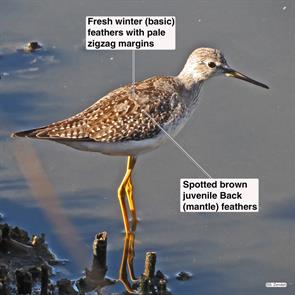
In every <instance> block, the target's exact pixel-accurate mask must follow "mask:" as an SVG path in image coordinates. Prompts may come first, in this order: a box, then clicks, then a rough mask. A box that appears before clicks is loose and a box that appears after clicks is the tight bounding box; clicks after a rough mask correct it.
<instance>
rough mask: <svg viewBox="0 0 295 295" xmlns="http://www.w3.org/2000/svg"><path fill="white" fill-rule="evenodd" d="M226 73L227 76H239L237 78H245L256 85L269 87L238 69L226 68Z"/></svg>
mask: <svg viewBox="0 0 295 295" xmlns="http://www.w3.org/2000/svg"><path fill="white" fill-rule="evenodd" d="M224 74H225V76H227V77H233V78H237V79H240V80H243V81H246V82H249V83H252V84H254V85H257V86H260V87H263V88H266V89H269V87H268V86H267V85H265V84H263V83H260V82H258V81H255V80H253V79H251V78H249V77H247V76H245V75H243V74H242V73H240V72H238V71H235V70H233V69H224Z"/></svg>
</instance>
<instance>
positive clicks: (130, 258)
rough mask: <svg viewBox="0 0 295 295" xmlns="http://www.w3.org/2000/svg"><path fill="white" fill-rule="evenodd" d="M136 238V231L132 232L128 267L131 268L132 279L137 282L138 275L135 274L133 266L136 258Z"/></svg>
mask: <svg viewBox="0 0 295 295" xmlns="http://www.w3.org/2000/svg"><path fill="white" fill-rule="evenodd" d="M134 240H135V233H130V237H129V249H128V258H127V264H128V269H129V274H130V279H131V281H133V282H137V281H138V279H137V278H136V276H135V274H134V267H133V260H134V256H135V251H134Z"/></svg>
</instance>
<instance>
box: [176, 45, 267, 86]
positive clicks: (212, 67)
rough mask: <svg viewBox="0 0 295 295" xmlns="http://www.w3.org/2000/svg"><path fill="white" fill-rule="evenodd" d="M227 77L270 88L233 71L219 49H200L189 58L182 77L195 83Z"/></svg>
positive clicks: (181, 74)
mask: <svg viewBox="0 0 295 295" xmlns="http://www.w3.org/2000/svg"><path fill="white" fill-rule="evenodd" d="M217 75H225V76H227V77H233V78H237V79H240V80H244V81H247V82H249V83H252V84H255V85H257V86H260V87H263V88H267V89H268V88H269V87H268V86H267V85H265V84H262V83H260V82H258V81H255V80H253V79H251V78H249V77H247V76H245V75H244V74H242V73H240V72H238V71H236V70H234V69H232V68H231V67H230V66H229V65H228V64H227V61H226V59H225V57H224V55H223V54H222V53H221V51H220V50H218V49H213V48H198V49H195V50H194V51H193V52H192V53H191V55H190V56H189V58H188V60H187V62H186V64H185V66H184V68H183V70H182V72H181V73H180V76H183V77H185V76H187V77H191V78H192V79H193V81H194V82H199V81H204V80H207V79H209V78H211V77H213V76H217Z"/></svg>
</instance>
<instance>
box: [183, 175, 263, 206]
mask: <svg viewBox="0 0 295 295" xmlns="http://www.w3.org/2000/svg"><path fill="white" fill-rule="evenodd" d="M180 211H181V212H258V211H259V180H258V179H257V178H211V179H204V178H182V179H180Z"/></svg>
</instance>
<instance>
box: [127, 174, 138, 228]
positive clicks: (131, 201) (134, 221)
mask: <svg viewBox="0 0 295 295" xmlns="http://www.w3.org/2000/svg"><path fill="white" fill-rule="evenodd" d="M126 195H127V199H128V205H129V209H130V213H131V217H132V231H134V232H135V231H136V226H137V217H136V209H135V202H134V198H133V184H132V179H131V175H130V177H129V179H128V181H127V184H126Z"/></svg>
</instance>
